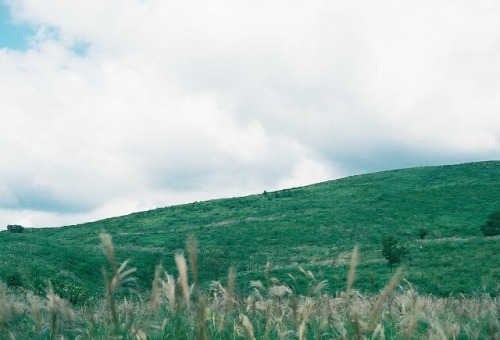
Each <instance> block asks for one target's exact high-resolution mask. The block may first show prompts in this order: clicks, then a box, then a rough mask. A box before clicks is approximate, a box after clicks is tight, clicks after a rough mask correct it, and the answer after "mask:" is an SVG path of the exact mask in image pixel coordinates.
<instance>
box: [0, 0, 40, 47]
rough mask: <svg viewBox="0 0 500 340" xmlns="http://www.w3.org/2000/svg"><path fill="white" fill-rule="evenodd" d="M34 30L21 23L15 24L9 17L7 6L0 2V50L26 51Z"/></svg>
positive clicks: (9, 11) (9, 12)
mask: <svg viewBox="0 0 500 340" xmlns="http://www.w3.org/2000/svg"><path fill="white" fill-rule="evenodd" d="M35 33H36V30H35V29H34V28H33V27H32V26H30V25H28V24H26V23H21V22H16V21H15V20H14V19H13V18H12V15H11V10H10V8H9V6H8V5H6V4H5V3H4V2H2V1H0V48H8V49H12V50H26V49H27V48H28V47H29V40H30V38H31V37H33V36H34V35H35Z"/></svg>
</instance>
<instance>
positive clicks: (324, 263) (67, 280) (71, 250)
mask: <svg viewBox="0 0 500 340" xmlns="http://www.w3.org/2000/svg"><path fill="white" fill-rule="evenodd" d="M497 210H500V162H499V161H490V162H480V163H470V164H461V165H452V166H438V167H421V168H412V169H404V170H395V171H387V172H380V173H374V174H367V175H360V176H352V177H348V178H344V179H340V180H335V181H329V182H324V183H319V184H315V185H311V186H307V187H302V188H293V189H287V190H282V191H277V192H268V193H265V194H264V193H263V194H257V195H252V196H247V197H240V198H232V199H218V200H212V201H207V202H195V203H192V204H186V205H180V206H173V207H167V208H159V209H155V210H151V211H145V212H139V213H135V214H131V215H127V216H122V217H116V218H110V219H106V220H102V221H97V222H92V223H85V224H81V225H76V226H67V227H62V228H44V229H29V230H26V231H25V232H24V233H20V234H15V233H9V232H2V233H0V244H1V247H0V259H1V261H0V280H2V281H4V282H6V283H7V284H8V285H10V286H12V287H15V286H21V287H24V288H26V289H30V290H33V291H35V292H40V294H41V292H43V291H44V289H45V288H46V287H47V281H49V280H50V281H52V284H53V287H54V291H55V292H56V293H57V294H59V295H61V296H62V297H63V298H66V299H69V300H70V301H71V302H73V303H76V304H82V303H84V302H85V301H87V300H88V299H89V298H92V297H94V296H97V297H101V296H103V294H104V290H103V288H102V274H101V271H100V269H99V268H101V267H102V266H103V265H105V262H104V260H103V258H102V255H101V254H102V252H101V246H100V241H99V234H100V233H101V231H103V230H105V231H107V232H108V233H110V234H111V235H112V236H113V241H114V244H115V248H116V250H117V254H118V261H119V262H122V261H124V260H126V259H130V263H131V264H132V265H133V266H134V267H136V268H137V272H136V273H135V276H136V277H137V287H138V288H137V289H138V290H140V291H141V292H142V293H146V292H147V291H148V290H149V287H150V281H151V278H152V277H153V274H154V270H155V266H156V265H157V264H159V263H161V264H163V266H164V267H165V269H166V270H167V271H168V272H169V273H176V268H175V266H174V264H173V263H172V261H171V259H172V256H173V254H175V253H176V252H177V251H179V250H182V249H184V243H185V240H186V238H187V237H188V236H190V235H191V236H194V237H196V238H197V240H198V243H199V249H200V253H199V263H200V266H199V267H200V273H199V276H200V283H201V285H202V287H204V288H207V287H208V285H209V283H210V282H211V281H212V280H224V278H225V277H226V275H227V268H229V267H231V266H234V267H235V268H236V270H237V272H238V283H239V284H240V285H241V286H242V287H243V288H242V289H245V283H247V282H250V281H251V280H255V279H264V278H263V276H262V275H263V269H264V268H265V266H266V263H268V262H269V263H270V268H271V269H272V271H273V275H275V276H276V277H277V278H279V279H280V280H283V282H286V283H289V284H290V280H291V279H290V278H289V276H288V274H289V273H291V274H292V275H294V276H299V275H298V274H299V273H298V269H297V268H298V267H299V266H301V267H303V268H304V269H306V270H311V271H312V272H313V273H314V275H315V276H317V277H318V278H320V277H322V278H326V279H329V280H331V281H332V284H331V285H330V286H329V288H328V289H330V291H329V293H331V294H335V291H336V290H338V289H339V287H340V286H341V283H342V282H345V279H346V275H347V270H346V268H347V266H348V261H347V259H348V257H349V254H350V252H351V250H352V248H353V247H354V246H355V245H359V247H360V254H361V257H360V263H359V265H358V276H357V282H356V286H357V289H359V290H360V291H361V292H363V293H378V292H379V290H380V289H381V288H382V287H383V285H384V284H385V282H387V280H388V278H389V277H390V273H389V269H388V267H387V265H386V261H385V260H384V258H383V257H382V254H381V239H382V237H383V236H384V235H386V234H392V235H395V236H396V237H397V238H398V239H400V241H401V242H402V243H403V244H405V245H406V246H407V247H408V249H409V254H408V256H407V258H406V259H405V260H404V265H405V267H406V272H407V273H408V274H407V275H408V280H409V281H410V282H412V283H413V284H414V285H415V287H416V289H417V291H418V292H420V293H422V294H434V295H437V296H445V297H446V296H449V295H453V296H458V294H460V293H462V294H465V295H474V294H478V293H482V292H486V293H489V294H491V295H492V296H497V295H498V293H499V286H498V282H500V257H499V256H498V249H499V247H500V239H499V238H498V237H497V238H487V239H484V238H483V237H482V234H481V231H480V229H479V226H480V225H482V224H483V223H484V222H485V221H486V219H487V217H488V215H489V214H490V213H491V212H493V211H497ZM424 227H425V228H427V230H428V232H429V233H428V235H427V237H426V239H425V240H420V239H419V237H418V232H419V230H420V229H421V228H424ZM336 282H338V284H336ZM246 288H248V287H246ZM297 289H298V290H299V291H301V292H305V291H307V289H308V288H307V283H306V282H303V283H302V284H301V285H298V287H297Z"/></svg>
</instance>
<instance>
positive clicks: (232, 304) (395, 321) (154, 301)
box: [0, 234, 500, 340]
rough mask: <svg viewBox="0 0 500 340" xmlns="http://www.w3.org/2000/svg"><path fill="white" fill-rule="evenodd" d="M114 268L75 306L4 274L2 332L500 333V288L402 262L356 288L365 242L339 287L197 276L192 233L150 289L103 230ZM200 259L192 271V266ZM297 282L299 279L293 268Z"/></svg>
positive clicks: (59, 335)
mask: <svg viewBox="0 0 500 340" xmlns="http://www.w3.org/2000/svg"><path fill="white" fill-rule="evenodd" d="M100 237H101V241H102V243H103V249H104V253H105V254H106V256H107V259H108V264H107V269H106V268H103V269H102V274H103V278H104V280H103V288H104V290H105V291H106V292H107V294H106V296H105V297H104V298H99V299H94V300H91V301H87V303H85V304H84V305H81V306H74V305H72V304H71V303H69V302H68V301H66V300H64V299H61V298H60V297H59V296H58V295H57V294H55V293H54V290H53V287H52V285H50V284H49V286H48V290H47V293H46V296H45V297H39V296H36V295H34V294H32V293H31V292H30V291H27V290H25V289H23V288H19V287H18V288H7V287H5V286H4V285H3V284H2V283H0V337H1V338H2V339H137V340H146V339H299V340H302V339H487V338H489V339H493V340H494V339H497V338H498V337H499V336H500V322H499V310H500V299H499V297H492V296H490V295H489V294H486V293H483V294H478V295H475V296H470V297H465V296H463V295H462V296H460V297H457V298H451V297H448V298H436V297H433V296H429V295H420V294H418V293H417V292H416V291H415V289H414V287H413V285H412V284H411V283H409V282H408V281H406V280H404V279H403V277H404V274H403V273H402V270H401V268H400V269H398V270H397V271H396V272H395V274H394V276H393V277H392V278H391V279H390V281H389V282H388V283H387V284H386V285H385V287H384V288H383V289H381V291H380V293H379V294H370V295H368V294H362V293H360V292H359V291H358V290H356V289H355V281H356V267H357V265H358V258H359V253H358V248H357V247H355V248H354V250H353V252H352V254H351V255H350V256H349V269H348V278H347V281H346V282H344V283H343V284H342V287H341V289H338V290H336V293H335V294H331V293H328V290H329V289H328V285H329V284H330V283H331V282H330V281H329V280H321V281H320V280H318V278H316V277H315V275H314V274H313V273H312V272H311V271H306V270H304V269H300V271H301V275H302V276H304V277H305V278H306V280H307V281H308V287H309V289H308V291H307V292H306V293H305V294H299V293H297V289H296V285H294V284H283V283H282V282H281V281H280V280H279V279H278V278H277V277H274V276H272V273H271V272H272V271H271V270H270V268H269V267H267V268H266V270H265V272H264V277H265V280H264V281H260V280H256V281H251V282H250V286H251V288H252V290H251V291H250V292H248V293H243V292H242V291H241V290H240V289H239V287H238V285H237V284H236V277H237V272H236V270H235V269H234V268H230V269H229V270H228V275H227V280H226V284H225V285H223V284H222V283H221V282H220V281H213V282H212V283H211V284H210V287H209V288H208V289H207V290H200V289H199V287H198V285H197V277H198V275H197V274H198V269H199V268H198V267H197V258H198V249H197V244H196V240H195V239H190V240H188V244H187V249H188V255H189V256H188V258H189V261H186V259H185V257H184V255H182V254H181V253H177V254H176V255H175V263H176V266H177V272H178V277H177V278H176V277H174V276H172V275H170V274H168V273H167V272H165V271H164V270H163V268H162V267H161V266H157V267H156V269H155V274H154V278H153V279H152V284H151V286H150V287H151V291H150V293H149V294H147V295H145V294H142V295H141V294H140V293H138V291H137V290H136V289H135V288H134V285H130V284H131V283H133V282H134V278H133V275H134V273H135V272H136V268H131V267H129V266H128V263H127V262H124V263H122V264H119V263H117V262H116V256H115V252H114V247H113V244H112V241H111V236H110V235H109V234H101V235H100ZM188 266H189V267H190V268H191V274H192V275H191V276H190V275H189V273H188ZM290 278H292V281H293V282H296V279H295V278H294V277H293V276H290Z"/></svg>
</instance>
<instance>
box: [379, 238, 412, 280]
mask: <svg viewBox="0 0 500 340" xmlns="http://www.w3.org/2000/svg"><path fill="white" fill-rule="evenodd" d="M406 254H408V250H407V249H406V247H405V246H403V245H400V244H399V241H398V239H396V238H395V237H394V236H387V237H384V239H383V240H382V255H383V256H384V257H385V259H386V260H387V265H388V266H389V268H391V273H392V267H393V265H394V264H395V263H400V262H401V260H402V259H403V257H404V256H405V255H406Z"/></svg>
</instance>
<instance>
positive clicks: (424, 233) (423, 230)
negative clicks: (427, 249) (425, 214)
mask: <svg viewBox="0 0 500 340" xmlns="http://www.w3.org/2000/svg"><path fill="white" fill-rule="evenodd" d="M427 233H428V230H427V228H420V229H419V230H418V237H420V239H421V240H423V239H425V237H426V236H427Z"/></svg>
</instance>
